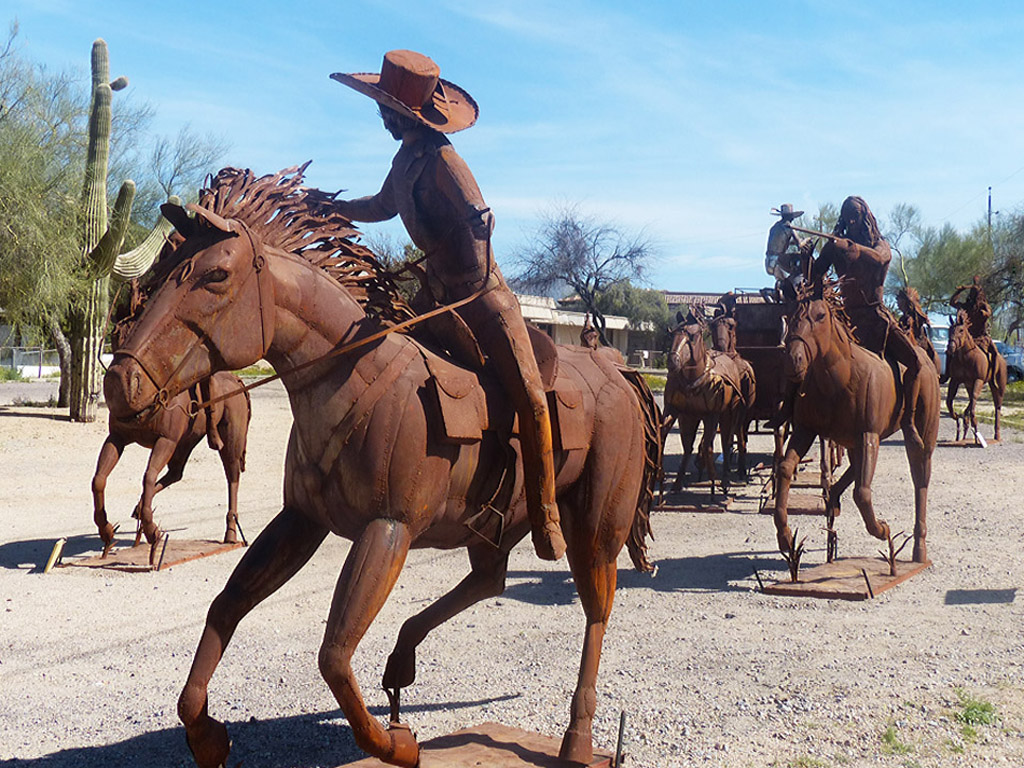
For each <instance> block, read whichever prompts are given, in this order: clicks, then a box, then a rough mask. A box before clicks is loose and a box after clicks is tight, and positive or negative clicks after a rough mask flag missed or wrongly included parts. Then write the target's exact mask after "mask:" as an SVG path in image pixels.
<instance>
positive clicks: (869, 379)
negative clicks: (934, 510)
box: [775, 299, 939, 574]
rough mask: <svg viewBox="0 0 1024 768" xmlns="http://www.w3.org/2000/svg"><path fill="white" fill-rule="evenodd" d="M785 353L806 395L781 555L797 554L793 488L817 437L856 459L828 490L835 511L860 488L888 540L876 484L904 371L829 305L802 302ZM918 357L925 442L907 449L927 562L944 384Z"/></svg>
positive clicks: (785, 497)
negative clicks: (857, 336)
mask: <svg viewBox="0 0 1024 768" xmlns="http://www.w3.org/2000/svg"><path fill="white" fill-rule="evenodd" d="M786 350H787V356H786V367H787V373H788V375H789V376H790V377H791V379H793V380H794V381H798V382H799V383H800V391H799V396H798V398H797V401H796V405H795V407H794V412H793V420H792V435H791V436H790V439H789V443H788V445H787V446H786V454H785V457H784V458H783V460H782V462H781V464H780V468H779V469H780V471H779V484H778V489H777V493H776V497H775V526H776V533H777V537H778V543H779V548H780V550H781V551H782V552H783V554H786V555H787V557H792V556H793V555H794V554H795V553H796V551H797V549H798V547H795V546H794V541H793V534H792V531H791V530H790V528H789V524H788V510H787V506H788V502H789V489H790V486H791V484H792V480H793V474H794V472H795V471H796V467H797V464H798V463H799V461H800V459H801V458H802V457H803V455H804V454H805V453H806V452H807V450H808V449H809V448H810V447H811V445H812V443H813V442H814V439H815V438H816V437H818V436H821V437H824V438H828V439H831V440H833V441H835V442H836V443H838V444H840V445H842V446H843V447H845V448H846V449H847V451H848V453H849V459H850V466H849V467H848V468H847V469H846V471H845V472H844V473H843V475H842V476H841V477H840V478H839V480H838V481H837V482H836V483H835V484H834V485H833V486H832V488H831V489H830V491H829V498H828V507H829V509H830V510H834V509H836V508H838V504H839V498H840V496H841V495H842V493H843V492H844V491H845V490H846V489H847V488H849V487H850V485H851V484H852V485H854V493H853V498H854V503H855V504H856V505H857V508H858V509H859V510H860V513H861V516H862V517H863V519H864V523H865V525H866V527H867V529H868V532H869V533H870V534H871V535H872V536H875V537H876V538H879V539H883V540H884V539H888V538H889V536H890V530H889V526H888V524H887V523H886V522H885V521H884V520H880V519H878V518H877V517H876V515H875V511H874V506H873V504H872V498H871V482H872V479H873V477H874V473H875V467H876V464H877V461H878V449H879V443H880V441H881V440H882V439H884V438H885V437H888V436H889V435H891V434H893V433H894V432H896V430H897V429H899V428H900V419H901V417H902V413H903V405H904V404H903V402H902V400H903V397H902V386H901V385H900V384H899V371H898V368H897V367H896V366H894V365H893V364H890V363H889V362H888V361H886V360H884V359H882V358H881V357H880V356H879V355H876V354H874V353H873V352H870V351H868V350H866V349H864V348H863V347H860V346H859V345H857V344H856V342H855V341H854V338H853V335H852V333H851V332H850V330H849V329H848V328H847V327H846V326H845V325H843V324H842V322H841V321H840V320H839V319H838V318H837V317H836V316H835V314H834V311H833V309H832V307H831V306H830V302H829V301H828V300H826V299H804V300H803V301H801V302H800V303H798V304H797V306H796V309H795V310H794V313H793V316H792V317H791V318H790V321H789V334H788V336H787V339H786ZM918 356H919V359H920V360H921V362H922V367H921V372H920V379H921V388H920V394H919V396H918V398H919V399H918V403H917V409H916V421H915V426H916V428H917V432H918V434H919V435H920V437H921V441H922V444H921V445H918V444H917V443H916V441H914V440H913V439H912V438H911V437H910V436H909V435H907V434H904V444H905V448H906V453H907V459H908V461H909V463H910V472H911V477H912V479H913V482H914V491H915V495H914V508H915V526H914V552H913V558H914V561H915V562H925V561H926V560H927V548H926V541H925V539H926V534H927V528H926V514H927V496H928V484H929V480H930V478H931V456H932V452H933V451H934V449H935V443H936V439H937V437H938V429H939V381H938V374H937V372H936V371H935V369H934V367H933V366H931V365H925V364H924V363H925V361H926V360H927V357H926V355H925V353H924V352H923V351H922V350H918ZM830 549H831V548H830ZM796 559H797V561H798V560H799V555H798V554H796ZM791 566H792V561H791ZM794 574H795V568H794Z"/></svg>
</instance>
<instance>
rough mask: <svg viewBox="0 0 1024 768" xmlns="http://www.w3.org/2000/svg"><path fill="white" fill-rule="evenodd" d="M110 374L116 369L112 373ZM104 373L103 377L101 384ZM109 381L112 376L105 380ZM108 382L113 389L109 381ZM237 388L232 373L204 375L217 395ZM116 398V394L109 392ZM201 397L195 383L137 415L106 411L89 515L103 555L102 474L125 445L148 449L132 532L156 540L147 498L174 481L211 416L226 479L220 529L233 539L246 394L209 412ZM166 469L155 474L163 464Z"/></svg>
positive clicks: (106, 527)
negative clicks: (163, 404) (200, 405)
mask: <svg viewBox="0 0 1024 768" xmlns="http://www.w3.org/2000/svg"><path fill="white" fill-rule="evenodd" d="M113 376H114V377H116V374H113ZM108 377H111V374H107V376H106V377H104V386H106V384H107V381H108ZM109 380H110V381H111V382H113V379H112V378H111V379H109ZM111 387H115V388H116V384H115V383H112V384H111ZM241 388H242V380H241V379H239V378H238V377H237V376H235V375H234V374H232V373H228V372H226V371H225V372H221V373H215V374H214V375H213V376H212V377H211V378H210V384H209V389H210V393H211V396H213V397H220V396H222V395H226V394H228V393H231V392H237V391H238V390H240V389H241ZM115 397H116V396H115ZM199 402H201V397H200V395H199V387H198V386H195V387H191V388H190V389H189V390H183V391H181V392H179V393H178V394H177V395H175V396H174V397H173V398H171V399H170V400H169V401H168V402H167V405H166V407H164V408H161V409H159V410H157V411H156V412H151V413H147V414H145V415H144V416H142V417H141V418H126V419H121V418H117V417H116V416H115V415H114V413H113V412H111V414H110V419H109V424H108V429H109V432H108V434H107V439H106V440H104V441H103V447H102V448H100V455H99V458H98V459H97V461H96V474H95V475H94V476H93V478H92V499H93V520H94V521H95V523H96V527H97V528H98V529H99V534H100V538H101V539H103V550H104V554H106V553H107V552H109V551H110V548H111V546H113V544H114V526H113V525H111V524H110V522H109V521H108V520H107V510H106V500H105V497H104V492H105V491H106V487H107V477H108V476H109V475H110V473H111V472H113V470H114V467H116V466H117V462H118V461H119V460H120V459H121V454H122V453H123V452H124V449H125V446H127V445H130V444H131V443H138V444H139V445H141V446H143V447H145V448H149V449H150V454H149V463H148V464H147V465H146V472H145V474H144V475H143V477H142V498H140V499H139V503H138V504H137V505H136V507H135V512H134V513H133V514H132V516H133V517H135V518H137V519H138V521H139V527H138V530H137V532H136V534H135V543H136V544H138V543H139V540H140V539H141V537H142V535H143V534H145V536H146V541H148V542H149V543H150V544H151V545H154V544H156V543H157V541H159V539H160V536H161V532H160V528H159V527H158V526H157V525H156V523H155V522H154V521H153V497H154V496H156V494H157V493H159V492H160V491H162V490H163V489H164V488H167V487H168V486H171V485H173V484H174V483H176V482H178V481H179V480H180V479H181V477H182V473H183V472H184V471H185V464H186V463H188V459H189V456H191V455H192V451H193V450H194V449H195V447H196V446H197V445H199V442H200V441H201V440H202V439H203V438H204V437H205V436H206V434H207V419H208V418H212V419H213V421H214V423H215V424H217V426H218V433H219V434H220V436H221V442H222V445H221V447H220V448H219V449H217V451H218V453H219V454H220V460H221V463H222V464H223V465H224V475H225V476H226V477H227V481H228V513H227V523H226V529H225V532H224V543H225V544H233V543H235V542H236V541H238V479H239V476H240V475H241V473H242V472H244V471H245V443H246V438H247V435H248V432H249V419H250V417H251V415H252V410H251V406H250V403H249V394H248V393H247V392H246V393H245V394H244V396H242V395H236V396H234V397H229V398H226V399H225V400H222V401H220V402H217V403H215V404H214V405H213V406H212V407H211V408H210V411H209V413H207V410H206V409H205V408H197V407H196V406H197V405H198V403H199ZM165 467H166V468H167V472H166V473H165V474H164V476H163V477H160V478H159V479H157V478H158V476H159V475H160V472H162V471H163V469H164V468H165Z"/></svg>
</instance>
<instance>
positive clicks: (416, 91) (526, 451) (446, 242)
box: [331, 50, 565, 560]
mask: <svg viewBox="0 0 1024 768" xmlns="http://www.w3.org/2000/svg"><path fill="white" fill-rule="evenodd" d="M440 74H441V71H440V69H439V68H438V66H437V64H435V63H434V62H433V61H432V60H431V59H430V58H428V57H427V56H424V55H422V54H420V53H416V52H414V51H404V50H398V51H389V52H388V53H386V54H385V55H384V61H383V64H382V66H381V71H380V74H344V73H335V74H333V75H331V77H332V78H334V79H335V80H337V81H338V82H340V83H342V84H343V85H347V86H349V87H350V88H353V89H355V90H356V91H358V92H359V93H362V94H364V95H366V96H369V97H370V98H371V99H373V100H374V101H376V102H377V103H378V104H379V111H380V115H381V118H382V119H383V121H384V127H385V128H386V129H387V130H388V131H389V132H390V133H391V135H392V136H393V137H394V138H395V139H396V140H398V141H401V142H402V145H401V147H400V148H399V150H398V153H397V154H396V155H395V159H394V161H393V162H392V164H391V172H390V173H389V174H388V176H387V178H386V179H385V180H384V184H383V186H382V187H381V190H380V192H378V193H377V194H375V195H370V196H368V197H363V198H359V199H356V200H339V199H336V200H333V201H332V205H333V208H334V210H335V211H336V212H338V213H340V214H341V215H343V216H345V217H346V218H348V219H350V220H352V221H368V222H373V221H383V220H385V219H391V218H394V217H395V216H400V217H401V219H402V223H403V224H405V226H406V229H407V230H408V231H409V236H410V237H411V238H412V241H413V242H414V243H415V244H416V247H417V248H419V249H420V250H421V251H423V253H424V254H426V256H425V261H424V262H423V267H424V269H425V270H426V275H427V278H428V281H427V282H428V285H427V286H426V290H424V291H423V292H422V293H421V299H422V300H424V302H429V304H433V303H434V301H435V300H440V301H441V302H442V303H451V302H455V301H459V300H462V299H465V298H467V297H468V296H470V295H472V294H474V293H479V295H478V296H477V298H476V299H475V300H474V301H472V302H470V303H468V304H466V305H465V306H463V307H462V308H461V309H460V310H459V316H460V317H461V319H462V320H464V321H465V323H466V324H467V325H468V326H469V328H470V329H471V330H472V332H473V334H474V335H475V336H476V340H477V342H478V343H479V344H480V348H481V350H482V351H483V352H484V354H486V355H487V357H488V358H489V359H490V361H491V364H492V365H493V366H495V368H497V370H498V371H499V375H498V378H497V380H498V381H499V382H500V384H501V386H503V387H504V388H505V391H506V394H507V396H508V397H509V399H510V400H511V401H512V403H513V404H514V405H515V409H516V413H517V415H518V416H519V424H520V439H521V440H522V446H523V471H524V472H525V474H526V476H525V482H526V507H527V511H528V512H529V513H530V523H531V526H532V533H533V544H534V549H535V550H536V552H537V555H538V556H539V557H541V558H543V559H545V560H557V559H559V558H560V557H561V556H562V554H563V553H564V551H565V541H564V539H563V536H562V530H561V527H560V525H559V514H558V505H557V502H556V498H555V470H554V464H553V463H552V450H553V448H552V442H551V423H550V419H549V416H548V408H547V400H546V398H545V397H544V388H543V386H542V382H541V375H540V371H539V369H538V364H537V361H536V360H535V359H534V356H533V350H532V348H531V344H530V338H529V333H528V331H527V328H526V323H525V321H524V319H523V316H522V313H521V311H520V309H519V302H518V301H517V299H516V297H515V295H514V294H513V293H512V291H511V289H510V288H509V287H508V285H506V283H505V279H504V278H503V277H502V274H501V270H499V269H498V265H497V264H496V263H495V262H494V253H493V250H492V248H491V232H492V230H493V229H494V215H493V214H492V213H491V209H490V208H488V207H487V204H486V203H485V202H484V198H483V195H481V194H480V189H479V188H478V187H477V183H476V180H475V179H474V178H473V174H472V173H471V172H470V170H469V167H468V166H467V165H466V163H465V162H464V161H463V159H462V158H461V157H459V155H458V154H457V153H456V152H455V149H454V148H453V147H452V145H451V142H449V141H448V139H447V137H446V136H445V134H447V133H455V132H456V131H461V130H464V129H466V128H469V127H470V126H472V125H473V124H474V123H475V122H476V119H477V115H478V109H477V105H476V102H475V101H473V98H472V97H471V96H470V95H469V94H468V93H466V92H465V91H464V90H463V89H461V88H459V87H458V86H457V85H455V84H454V83H450V82H448V81H447V80H441V79H440ZM417 306H418V307H422V306H424V305H423V304H418V305H417Z"/></svg>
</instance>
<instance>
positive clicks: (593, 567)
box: [558, 541, 618, 765]
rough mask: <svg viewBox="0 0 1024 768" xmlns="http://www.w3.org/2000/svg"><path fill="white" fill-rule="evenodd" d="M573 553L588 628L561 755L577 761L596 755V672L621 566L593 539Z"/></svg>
mask: <svg viewBox="0 0 1024 768" xmlns="http://www.w3.org/2000/svg"><path fill="white" fill-rule="evenodd" d="M577 544H585V545H586V546H578V547H577V548H576V549H575V550H574V555H575V557H570V560H569V565H570V567H571V569H572V575H573V580H574V581H575V582H576V591H577V593H578V594H579V596H580V603H581V604H582V605H583V612H584V614H585V615H586V619H587V629H586V632H585V633H584V635H583V654H582V656H581V658H580V671H579V676H578V677H577V679H576V690H575V691H574V692H573V696H572V703H571V705H570V707H569V727H568V728H567V729H566V731H565V735H564V736H563V737H562V747H561V749H560V750H559V753H558V755H559V757H560V758H561V759H562V760H568V761H571V762H574V763H583V764H584V765H587V764H589V763H590V762H592V761H593V759H594V746H593V734H592V726H593V721H594V713H595V711H596V709H597V672H598V667H599V666H600V663H601V647H602V644H603V643H604V633H605V630H606V628H607V626H608V617H609V616H610V615H611V612H612V601H613V600H614V598H615V585H616V579H617V578H618V567H617V566H616V562H615V558H614V557H610V558H609V557H608V556H607V555H606V554H605V553H604V552H603V551H602V548H601V547H600V546H599V545H597V544H595V543H594V542H592V541H586V542H579V541H577Z"/></svg>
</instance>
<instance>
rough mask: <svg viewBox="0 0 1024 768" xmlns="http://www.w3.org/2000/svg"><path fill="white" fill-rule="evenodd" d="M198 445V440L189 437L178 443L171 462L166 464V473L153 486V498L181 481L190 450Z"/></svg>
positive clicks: (190, 453)
mask: <svg viewBox="0 0 1024 768" xmlns="http://www.w3.org/2000/svg"><path fill="white" fill-rule="evenodd" d="M197 445H199V440H198V439H193V438H192V437H191V436H186V437H185V438H184V439H183V440H182V441H181V442H179V443H178V445H177V447H176V448H175V449H174V455H173V456H171V460H170V461H169V462H167V471H166V472H164V474H163V477H161V478H160V479H159V480H157V481H156V485H155V486H153V496H154V497H155V496H156V495H157V494H158V493H160V491H162V490H165V489H167V488H170V487H171V486H172V485H174V484H175V483H176V482H178V481H179V480H181V478H182V477H183V476H184V475H185V465H186V464H187V463H188V459H189V456H191V455H192V450H193V449H194V448H195V447H196V446H197Z"/></svg>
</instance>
